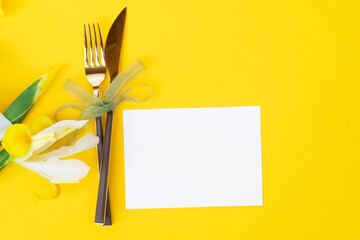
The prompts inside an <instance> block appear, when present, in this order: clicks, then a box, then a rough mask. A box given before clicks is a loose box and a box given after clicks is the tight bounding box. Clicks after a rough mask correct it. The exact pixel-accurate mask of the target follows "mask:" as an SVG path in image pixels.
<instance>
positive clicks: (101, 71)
mask: <svg viewBox="0 0 360 240" xmlns="http://www.w3.org/2000/svg"><path fill="white" fill-rule="evenodd" d="M97 27H98V37H99V42H98V40H97V37H96V29H95V24H93V32H94V34H93V35H94V44H93V43H92V38H91V28H90V24H88V33H89V44H88V40H87V35H86V26H85V24H84V41H85V48H84V53H85V75H86V79H87V80H88V82H89V83H90V84H91V85H92V87H93V91H94V95H95V96H97V97H100V91H99V87H100V84H101V83H102V82H103V81H104V79H105V74H106V64H105V58H104V47H103V42H102V37H101V31H100V26H99V23H97ZM98 45H100V50H99V49H98ZM93 46H94V48H95V54H94V52H93ZM100 59H101V61H100ZM95 126H96V135H97V136H98V137H99V144H98V147H97V155H98V164H99V165H98V166H99V167H100V162H101V157H102V151H103V138H104V137H103V125H102V119H101V117H97V118H96V119H95ZM99 170H100V169H99ZM110 225H112V221H111V210H110V198H109V195H108V197H107V206H106V215H105V222H104V226H110Z"/></svg>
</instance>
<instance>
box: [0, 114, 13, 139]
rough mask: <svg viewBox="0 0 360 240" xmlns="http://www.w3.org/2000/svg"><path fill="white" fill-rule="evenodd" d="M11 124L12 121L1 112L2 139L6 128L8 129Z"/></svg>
mask: <svg viewBox="0 0 360 240" xmlns="http://www.w3.org/2000/svg"><path fill="white" fill-rule="evenodd" d="M11 125H12V124H11V122H10V121H9V120H8V119H7V118H6V117H5V116H4V115H3V114H2V113H0V141H1V140H2V138H3V137H4V133H5V131H6V129H8V127H10V126H11Z"/></svg>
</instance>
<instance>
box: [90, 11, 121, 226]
mask: <svg viewBox="0 0 360 240" xmlns="http://www.w3.org/2000/svg"><path fill="white" fill-rule="evenodd" d="M125 16H126V8H124V9H123V10H122V11H121V13H120V14H119V16H118V17H117V18H116V20H115V21H114V23H113V25H112V26H111V28H110V31H109V34H108V36H107V39H106V43H105V51H104V46H103V41H102V36H101V31H100V26H99V24H97V28H96V27H95V24H92V26H91V25H90V24H88V25H87V26H86V25H84V43H85V47H84V52H85V54H84V59H85V75H86V79H87V80H88V82H89V83H90V84H91V85H92V87H93V93H94V95H95V96H97V97H99V98H100V91H99V87H100V85H101V83H102V82H103V81H104V79H105V74H106V69H107V70H108V73H109V76H110V81H113V80H114V79H115V77H116V76H117V75H118V73H119V60H120V53H121V45H122V39H123V33H124V25H125ZM96 30H97V31H96ZM92 32H93V34H92ZM96 32H98V33H96ZM93 40H94V41H93ZM113 116H114V112H112V111H110V112H108V113H107V118H106V127H105V135H104V134H103V125H102V118H101V117H96V119H95V121H96V122H95V125H96V134H97V136H98V137H99V144H98V147H97V157H98V167H99V188H98V196H97V204H96V211H95V223H96V224H101V225H103V226H110V225H112V220H111V210H110V198H109V186H108V179H109V165H110V150H111V135H112V125H113Z"/></svg>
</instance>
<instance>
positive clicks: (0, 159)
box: [0, 149, 11, 171]
mask: <svg viewBox="0 0 360 240" xmlns="http://www.w3.org/2000/svg"><path fill="white" fill-rule="evenodd" d="M10 159H11V155H10V154H9V153H8V152H7V151H6V150H5V149H3V150H1V151H0V171H1V170H3V169H4V168H5V167H6V165H7V164H8V163H9V161H10Z"/></svg>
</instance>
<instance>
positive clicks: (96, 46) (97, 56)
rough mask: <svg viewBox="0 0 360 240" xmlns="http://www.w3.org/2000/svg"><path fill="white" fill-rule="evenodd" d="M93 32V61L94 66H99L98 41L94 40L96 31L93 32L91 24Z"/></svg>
mask: <svg viewBox="0 0 360 240" xmlns="http://www.w3.org/2000/svg"><path fill="white" fill-rule="evenodd" d="M93 30H94V45H95V56H96V58H95V57H94V58H95V61H96V66H100V60H99V54H100V53H99V51H98V41H97V38H96V30H95V24H94V23H93Z"/></svg>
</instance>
